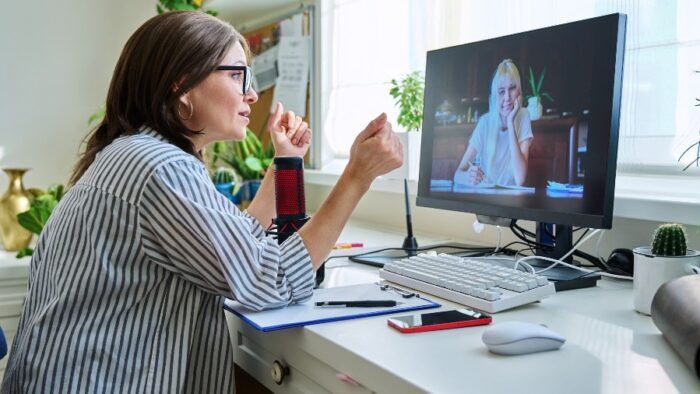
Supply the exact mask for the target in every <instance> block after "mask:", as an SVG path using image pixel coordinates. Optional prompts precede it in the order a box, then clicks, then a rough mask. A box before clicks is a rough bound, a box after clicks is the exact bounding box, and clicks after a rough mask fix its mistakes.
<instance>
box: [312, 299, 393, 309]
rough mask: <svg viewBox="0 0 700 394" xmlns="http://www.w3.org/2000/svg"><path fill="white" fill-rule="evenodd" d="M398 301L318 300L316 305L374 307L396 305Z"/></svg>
mask: <svg viewBox="0 0 700 394" xmlns="http://www.w3.org/2000/svg"><path fill="white" fill-rule="evenodd" d="M398 304H399V303H398V302H396V301H394V300H369V301H319V302H317V303H316V306H321V307H323V306H335V307H343V308H352V307H354V308H376V307H386V306H396V305H398Z"/></svg>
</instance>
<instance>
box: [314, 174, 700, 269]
mask: <svg viewBox="0 0 700 394" xmlns="http://www.w3.org/2000/svg"><path fill="white" fill-rule="evenodd" d="M329 192H330V187H328V186H323V185H311V184H308V183H307V184H306V203H307V210H308V211H309V212H314V211H316V210H317V209H318V207H319V206H320V205H321V203H322V202H323V200H324V199H325V198H326V197H327V195H328V193H329ZM403 198H404V197H403V194H400V193H391V192H378V191H370V192H369V193H367V194H366V195H365V196H364V197H363V198H362V200H361V201H360V203H359V205H358V206H357V208H356V209H355V212H354V213H353V215H352V218H353V219H354V220H360V221H363V222H368V223H375V224H377V225H378V226H381V227H384V228H390V229H392V230H396V231H397V232H399V233H403V232H405V228H406V224H405V223H406V219H405V211H404V203H403V201H404V200H403ZM411 201H412V214H413V231H414V233H416V235H417V236H419V235H421V234H423V235H429V236H430V237H431V238H435V239H442V238H444V239H446V240H448V239H449V240H454V241H459V242H464V243H476V244H484V245H494V246H495V245H496V242H497V239H498V233H497V230H496V229H495V227H492V226H487V227H486V228H485V229H484V231H483V232H482V233H481V234H477V233H476V232H474V230H473V228H472V223H473V222H474V219H475V217H474V215H472V214H468V213H460V212H450V211H445V210H441V209H432V208H425V207H416V205H415V201H416V196H415V195H412V196H411ZM525 223H526V225H525V227H526V228H528V229H530V230H533V229H534V227H533V225H532V222H525ZM519 224H522V223H519ZM658 225H659V223H658V222H653V221H647V220H637V219H627V218H620V217H616V218H614V220H613V226H612V230H609V231H606V232H605V233H604V234H603V236H602V237H603V238H602V240H601V242H600V252H601V255H602V256H603V257H606V258H607V256H608V255H609V254H610V251H611V250H612V249H615V248H630V249H631V248H634V247H637V246H644V245H649V243H650V242H651V236H652V234H653V232H654V229H655V228H656V227H657V226H658ZM502 234H503V239H502V241H501V245H505V244H507V243H508V242H511V241H515V240H516V238H515V236H514V235H513V234H512V233H511V232H510V230H508V229H502ZM576 237H577V236H574V239H576ZM597 240H598V235H596V236H593V237H592V238H591V239H589V240H588V242H587V243H586V244H585V245H584V247H583V248H582V249H583V250H584V251H587V252H589V253H592V254H595V246H596V241H597ZM358 241H362V240H358ZM419 242H420V238H419ZM387 246H393V245H387ZM395 246H400V245H395ZM688 246H689V247H690V248H694V249H700V231H698V227H697V226H693V227H688Z"/></svg>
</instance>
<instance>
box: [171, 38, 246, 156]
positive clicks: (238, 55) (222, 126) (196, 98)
mask: <svg viewBox="0 0 700 394" xmlns="http://www.w3.org/2000/svg"><path fill="white" fill-rule="evenodd" d="M220 65H221V66H247V65H248V64H247V61H246V56H245V52H244V51H243V47H242V46H241V44H240V43H239V42H237V43H236V45H234V46H233V47H232V48H231V49H230V50H229V51H228V53H227V54H226V56H225V57H224V59H223V61H222V62H221V64H220ZM243 75H244V71H240V70H217V71H214V72H212V73H211V74H209V76H208V77H206V78H205V79H204V80H203V81H202V82H201V83H199V84H198V85H197V86H195V87H194V88H192V90H190V91H189V92H188V93H187V94H186V95H185V96H184V99H185V100H187V99H189V101H190V102H191V103H192V107H193V111H192V112H193V114H192V117H191V118H190V119H188V120H185V121H183V123H185V125H186V126H187V127H189V128H190V129H191V130H202V132H203V133H204V134H203V135H199V136H196V137H195V139H197V141H195V142H196V145H199V148H201V147H203V146H205V145H206V144H208V143H210V142H213V141H222V140H236V141H240V140H242V139H243V138H245V136H246V126H248V124H249V123H250V119H249V118H248V117H249V115H250V105H251V104H253V103H255V102H256V101H258V94H257V93H256V92H255V90H253V88H252V87H251V88H250V89H249V90H248V92H247V93H246V94H245V95H244V94H243ZM188 111H189V107H188V106H187V105H184V104H182V105H180V112H181V113H182V114H183V115H184V116H188V115H187V113H188Z"/></svg>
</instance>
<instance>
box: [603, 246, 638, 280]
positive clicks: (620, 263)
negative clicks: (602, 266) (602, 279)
mask: <svg viewBox="0 0 700 394" xmlns="http://www.w3.org/2000/svg"><path fill="white" fill-rule="evenodd" d="M606 264H607V266H608V267H610V273H611V274H621V275H630V276H632V275H634V253H632V250H631V249H625V248H619V249H615V250H613V251H612V252H611V253H610V256H609V257H608V261H607V262H606Z"/></svg>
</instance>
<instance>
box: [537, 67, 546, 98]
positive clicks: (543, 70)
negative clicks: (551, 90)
mask: <svg viewBox="0 0 700 394" xmlns="http://www.w3.org/2000/svg"><path fill="white" fill-rule="evenodd" d="M546 71H547V67H545V68H544V69H542V74H540V80H539V81H538V82H537V91H538V92H539V91H540V90H541V89H542V80H544V73H545V72H546Z"/></svg>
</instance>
